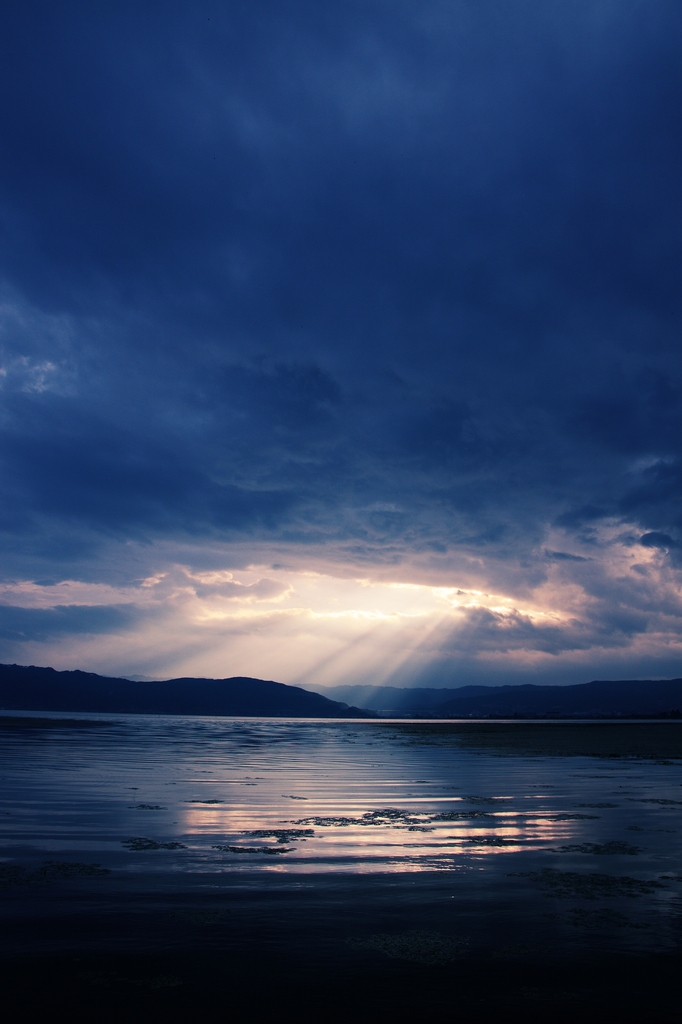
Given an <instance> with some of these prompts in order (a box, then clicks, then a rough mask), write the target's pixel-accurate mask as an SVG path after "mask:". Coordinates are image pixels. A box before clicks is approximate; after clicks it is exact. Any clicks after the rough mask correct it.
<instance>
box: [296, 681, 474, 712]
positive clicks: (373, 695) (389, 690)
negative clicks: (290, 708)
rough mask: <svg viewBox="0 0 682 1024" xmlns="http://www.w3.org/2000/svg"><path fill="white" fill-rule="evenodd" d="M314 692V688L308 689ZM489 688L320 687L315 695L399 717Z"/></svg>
mask: <svg viewBox="0 0 682 1024" xmlns="http://www.w3.org/2000/svg"><path fill="white" fill-rule="evenodd" d="M311 689H313V687H311ZM490 689H491V687H489V686H462V687H460V688H459V689H447V688H442V689H434V688H429V687H419V686H405V687H400V686H320V687H319V688H315V692H316V693H322V694H324V696H325V697H330V698H331V699H332V700H341V701H345V703H346V704H355V705H356V706H357V707H362V708H371V709H372V710H373V711H381V712H382V713H383V714H389V713H390V712H392V711H394V712H395V713H396V714H398V715H403V714H412V713H413V712H419V711H432V710H433V709H434V708H435V707H437V706H438V705H440V704H444V703H445V702H446V701H449V700H454V699H455V698H458V697H472V696H475V695H477V694H479V693H488V692H489V691H490Z"/></svg>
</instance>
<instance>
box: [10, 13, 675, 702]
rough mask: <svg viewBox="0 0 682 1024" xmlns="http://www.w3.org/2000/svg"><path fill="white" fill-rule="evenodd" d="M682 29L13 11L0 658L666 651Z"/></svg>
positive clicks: (98, 665)
mask: <svg viewBox="0 0 682 1024" xmlns="http://www.w3.org/2000/svg"><path fill="white" fill-rule="evenodd" d="M681 52H682V11H681V10H680V7H679V4H677V3H674V2H656V0H651V2H648V3H640V2H627V0H622V2H618V3H615V2H614V3H611V2H597V0H592V2H587V0H585V2H577V0H576V2H558V0H557V2H549V0H527V2H524V0H513V2H511V0H510V2H506V0H495V2H488V0H475V2H474V0H471V2H468V0H459V2H457V0H451V2H448V3H445V2H432V0H420V2H419V3H401V2H398V0H392V2H378V0H362V2H357V3H356V2H345V3H339V4H331V5H329V4H328V5H325V4H319V3H312V2H311V3H305V2H290V3H286V2H277V3H274V2H273V3H268V2H259V0H255V2H253V3H248V4H244V3H236V2H235V3H225V2H221V3H201V2H192V3H169V2H165V3H163V4H161V3H159V4H156V3H147V4H144V5H141V4H139V3H116V4H109V3H104V4H85V3H84V4H79V3H73V2H71V3H68V4H66V5H55V4H36V3H31V2H30V0H29V2H25V3H22V4H14V5H11V6H9V7H8V8H6V9H5V11H4V14H3V15H2V24H1V25H0V76H1V79H2V109H1V118H2V121H1V147H0V229H1V235H0V237H1V241H0V302H1V308H0V317H1V318H0V343H1V345H2V352H1V365H2V370H1V371H0V373H1V376H0V385H1V391H0V400H1V403H2V415H1V419H0V459H1V470H2V512H1V519H0V526H1V530H2V534H1V539H2V544H3V565H4V572H3V582H2V584H1V585H0V586H1V590H0V601H1V602H2V603H1V604H0V638H1V639H0V658H2V660H5V661H7V660H16V661H20V662H27V661H32V662H36V663H43V664H44V663H51V664H58V665H59V667H83V668H92V669H97V670H103V671H111V672H114V671H116V672H131V673H132V672H140V673H148V674H152V675H153V674H173V673H175V672H176V671H193V672H202V673H206V674H211V675H230V674H235V673H236V672H237V671H239V672H244V673H246V674H252V675H261V674H268V675H270V676H272V677H274V678H279V679H283V680H284V681H295V680H307V681H313V682H314V681H322V682H355V681H364V680H365V678H371V679H376V680H377V681H379V680H378V677H377V676H376V672H377V671H379V669H378V668H377V666H378V665H381V666H383V668H381V671H380V674H381V678H382V680H386V681H393V682H403V683H407V682H420V681H421V682H434V681H438V682H441V683H442V684H444V685H456V684H457V683H466V682H471V681H477V682H478V681H490V682H499V681H505V680H507V679H509V680H510V681H519V680H521V679H523V680H526V679H533V680H535V681H540V680H547V681H552V682H569V681H570V682H573V681H581V680H586V679H588V678H591V677H593V676H595V675H602V676H604V675H611V676H613V675H618V676H620V677H628V676H634V675H640V676H641V675H644V674H649V675H682V647H681V643H682V599H681V596H680V583H681V582H682V581H681V580H680V575H679V573H680V567H682V558H681V557H680V550H682V549H681V548H680V544H682V506H681V503H680V498H681V496H682V461H681V452H680V432H681V425H682V358H681V357H682V346H681V344H680V319H681V318H680V313H681V311H682V289H681V288H680V267H681V259H680V256H681V253H680V247H681V244H682V217H681V213H682V201H681V189H680V181H681V170H682V167H681V164H682V159H681V158H682V131H681V127H682V126H681V121H682V63H681V62H680V53H681ZM311 581H315V586H314V587H313V585H312V583H311ZM353 581H362V582H361V583H354V582H353ZM311 587H312V590H311ZM458 592H459V594H458ZM368 595H369V596H368ZM396 595H402V596H401V600H403V599H404V601H403V604H400V601H398V604H397V605H396V603H395V602H396V600H397V596H396ZM363 602H364V603H363ZM415 602H416V603H415ZM266 649H267V652H268V654H267V658H266V657H265V656H264V654H263V651H264V650H266ZM353 652H354V653H353ZM387 652H390V655H389V654H388V653H387ZM387 666H388V667H387Z"/></svg>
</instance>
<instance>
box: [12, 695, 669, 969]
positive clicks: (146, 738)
mask: <svg viewBox="0 0 682 1024" xmlns="http://www.w3.org/2000/svg"><path fill="white" fill-rule="evenodd" d="M51 717H52V719H53V721H52V723H51V724H50V726H49V727H45V728H35V729H33V728H31V729H26V728H20V729H14V730H12V729H9V730H5V731H3V733H2V737H1V741H0V742H1V746H0V827H1V829H2V838H1V840H0V882H1V883H2V884H3V887H2V889H0V896H2V898H3V902H2V906H3V908H4V909H3V914H4V920H5V922H6V923H7V922H9V924H8V925H7V927H6V929H5V932H4V941H5V947H7V945H8V944H9V945H10V946H11V945H12V944H13V943H14V944H16V943H17V942H19V941H20V940H19V932H17V931H16V930H15V931H14V932H13V931H12V928H11V927H10V925H11V923H12V922H13V923H14V925H16V924H17V922H21V921H24V920H29V919H32V918H33V919H35V920H38V919H40V920H41V921H43V922H44V921H46V920H48V919H49V918H50V915H52V916H53V917H55V919H56V918H57V917H59V916H60V915H61V917H62V918H63V917H64V915H65V914H67V912H68V914H70V915H71V917H73V915H78V914H79V913H80V914H81V915H82V914H85V913H86V912H88V913H92V912H94V910H93V908H94V909H95V910H96V911H97V913H99V914H104V915H106V914H107V913H109V914H115V913H116V912H118V911H119V910H120V908H121V907H122V906H125V907H126V908H127V909H128V910H129V911H130V912H132V911H133V910H135V912H136V913H138V914H141V913H142V911H143V910H145V908H146V911H145V912H147V911H148V912H149V913H150V914H151V913H152V911H155V912H156V911H159V910H160V908H161V909H162V904H163V900H166V909H167V906H169V905H170V904H168V900H170V901H171V902H172V901H175V903H174V904H173V905H174V906H175V905H176V904H177V906H178V907H180V909H181V910H182V908H183V907H184V908H185V911H186V912H187V913H188V914H191V913H193V912H195V913H197V914H198V913H200V912H201V913H204V914H205V915H207V916H205V920H206V921H210V920H212V919H211V917H210V914H211V912H212V911H211V908H214V909H215V908H218V909H217V910H215V915H216V916H215V920H216V921H219V917H220V913H221V912H222V909H225V908H228V904H229V907H234V906H235V901H236V900H239V899H242V898H244V894H245V893H247V894H249V893H250V894H251V897H252V898H254V899H255V898H258V899H260V900H264V899H266V897H267V896H268V894H270V895H272V896H273V898H274V896H275V895H276V894H277V893H282V892H285V891H287V892H289V891H292V889H297V890H298V891H299V892H302V891H305V892H306V893H309V894H311V893H314V892H316V891H318V890H319V891H320V892H322V890H324V891H326V892H332V891H333V892H334V893H336V896H335V899H336V900H337V903H338V902H339V901H341V902H343V901H350V902H351V903H352V902H353V899H356V901H358V906H359V905H360V903H362V902H363V900H365V896H363V895H362V893H365V894H367V895H366V905H367V906H369V905H370V904H371V903H372V899H374V900H375V903H374V907H375V909H374V911H373V912H372V913H373V914H374V917H373V918H372V920H369V919H368V920H367V921H366V922H365V923H364V924H362V922H361V923H358V922H357V921H356V923H355V925H353V924H352V923H348V924H346V925H344V927H346V928H347V929H348V928H351V930H352V928H353V927H354V928H355V930H356V931H357V930H358V928H360V929H361V931H362V929H364V931H365V932H367V931H368V930H369V931H371V928H372V921H374V922H375V927H376V923H377V922H378V924H379V925H380V926H381V927H383V928H389V929H390V928H391V927H394V928H409V927H418V928H424V927H431V928H433V927H435V928H436V929H438V931H439V933H443V934H446V935H450V936H453V935H455V936H463V937H464V938H465V939H466V941H467V942H470V943H473V944H474V945H475V944H476V943H477V942H478V943H483V944H485V943H488V944H491V943H492V945H493V946H494V945H495V943H497V946H498V947H499V948H500V949H504V948H507V949H513V948H515V947H514V942H516V943H517V944H518V943H520V944H519V945H518V948H519V949H522V948H523V943H524V942H525V943H531V944H532V943H533V942H535V943H550V944H551V943H554V944H555V945H556V944H557V943H560V944H561V943H563V944H566V943H569V944H574V945H575V944H576V943H578V944H580V943H583V944H587V945H589V943H590V942H600V943H602V944H603V943H604V941H608V942H609V943H612V944H613V945H614V948H616V947H618V948H621V947H623V948H671V947H675V946H676V945H677V944H678V942H679V938H680V912H681V909H682V908H681V905H680V892H681V886H680V881H681V878H682V876H681V874H680V836H681V835H682V832H680V831H678V829H679V828H680V811H681V810H682V764H680V763H679V762H654V761H643V760H633V759H616V760H614V759H601V758H588V757H539V756H520V755H510V756H499V755H497V754H495V753H486V752H481V751H477V750H471V749H465V748H463V747H461V746H459V745H458V744H457V742H456V739H454V738H453V737H452V736H450V737H448V736H447V735H446V734H444V735H443V736H441V737H438V736H433V735H431V736H428V735H423V736H420V735H419V734H417V733H415V732H414V731H410V730H408V729H406V728H405V727H404V725H401V724H400V723H396V724H389V723H386V722H382V723H380V724H377V723H372V722H348V721H343V722H330V721H301V720H297V721H292V720H273V719H270V720H263V719H260V720H256V719H244V720H237V719H224V718H220V719H218V718H215V719H212V718H179V717H173V718H170V717H163V718H161V717H159V718H153V717H142V716H128V717H125V716H123V717H122V716H99V717H98V723H97V724H87V722H86V720H87V719H88V718H92V717H93V716H75V715H72V716H69V718H70V720H71V721H62V722H55V721H54V719H59V716H51ZM79 719H80V720H81V721H80V722H79V721H78V720H79ZM74 720H76V724H74ZM567 728H570V725H568V726H567ZM83 865H85V867H83ZM92 865H97V866H98V867H97V868H95V867H91V866H92ZM103 869H106V871H107V873H106V874H105V873H102V874H99V873H98V872H99V871H103ZM353 879H355V882H353ZM316 887H317V889H316ZM325 887H326V889H325ZM330 887H331V888H330ZM358 887H359V888H358ZM363 887H364V888H363ZM353 893H354V894H355V896H353V895H352V894H353ZM377 893H381V894H383V895H381V898H380V899H379V897H377V896H376V894H377ZM254 894H255V895H254ZM358 894H360V895H358ZM372 894H374V895H373V896H372ZM311 898H312V896H311ZM377 899H379V903H381V906H382V907H384V910H383V911H381V912H379V911H377V910H376V907H377V906H378V905H379V904H377V903H376V900H377ZM155 900H156V903H155V902H154V901H155ZM136 901H137V902H136ZM159 901H161V902H159ZM197 901H198V902H197ZM230 901H232V902H230ZM263 906H264V904H263ZM197 907H200V908H203V910H196V908H197ZM155 908H156V909H155ZM192 908H194V910H192ZM206 908H208V909H206ZM221 908H222V909H221ZM228 909H229V908H228ZM358 913H359V911H358ZM368 913H369V911H368ZM382 914H383V915H384V916H383V917H382ZM386 915H388V916H386ZM391 915H392V916H391ZM380 919H381V920H380ZM166 920H167V918H166ZM200 920H201V919H200V917H196V921H200ZM358 920H359V919H358ZM140 921H142V918H140ZM157 924H158V922H157ZM165 927H167V925H166V926H165ZM140 928H141V929H142V931H143V930H144V929H143V926H142V923H141V924H140ZM20 931H21V929H20ZM66 931H68V929H66ZM171 931H172V928H171ZM22 934H23V933H22ZM60 934H61V936H62V938H63V936H64V935H65V934H66V932H65V930H64V928H62V929H61V932H60ZM214 934H215V932H214ZM26 935H28V932H27V933H26ZM41 936H42V939H41V941H43V942H45V943H48V944H49V942H52V941H54V942H56V941H57V937H56V936H55V935H53V936H52V938H50V930H49V928H47V927H43V928H42V929H41ZM464 938H463V939H462V941H464ZM22 941H23V940H22ZM30 941H33V942H35V941H36V938H35V935H33V936H32V937H31V938H30ZM169 941H170V940H169ZM26 942H29V938H26ZM505 943H506V946H505ZM510 943H511V945H510ZM528 948H530V947H528Z"/></svg>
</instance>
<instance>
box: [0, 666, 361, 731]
mask: <svg viewBox="0 0 682 1024" xmlns="http://www.w3.org/2000/svg"><path fill="white" fill-rule="evenodd" d="M0 708H2V709H4V710H12V711H90V712H97V711H99V712H113V713H115V714H124V713H125V714H165V715H262V716H266V717H279V716H282V717H297V718H372V717H374V714H373V712H371V711H365V710H361V709H359V708H354V707H348V705H347V704H343V703H339V702H338V701H333V700H329V699H328V698H327V697H323V696H322V695H321V694H319V693H311V692H309V691H308V690H302V689H301V688H300V687H299V686H286V685H285V684H284V683H275V682H272V681H270V680H265V679H249V678H246V677H242V676H236V677H234V678H231V679H192V678H187V679H168V680H165V681H163V682H159V681H155V682H133V681H132V680H130V679H115V678H109V677H107V676H100V675H96V674H95V673H94V672H80V671H74V672H57V671H55V669H53V668H37V667H36V666H34V665H31V666H24V665H0Z"/></svg>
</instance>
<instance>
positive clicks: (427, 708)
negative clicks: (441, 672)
mask: <svg viewBox="0 0 682 1024" xmlns="http://www.w3.org/2000/svg"><path fill="white" fill-rule="evenodd" d="M318 692H324V693H325V694H329V695H330V696H332V697H333V698H334V699H335V700H345V701H353V702H354V703H355V702H357V703H358V704H359V705H360V706H363V707H367V708H371V709H373V710H375V711H380V712H382V713H383V714H390V713H391V712H394V713H396V714H407V715H414V714H426V715H429V716H443V717H446V718H447V717H455V718H468V717H474V718H482V717H485V716H487V715H492V716H495V717H511V716H513V715H519V716H520V717H523V716H531V717H534V716H538V715H539V716H545V715H553V714H556V715H559V716H562V715H567V716H581V717H582V716H589V715H598V716H599V715H632V716H637V715H659V714H670V713H672V712H675V711H679V710H680V709H682V679H621V680H593V681H592V682H590V683H577V684H575V685H571V686H538V685H535V684H533V683H527V684H522V685H517V686H513V685H509V686H463V687H461V688H460V689H446V688H443V689H433V688H424V689H421V688H419V687H406V688H405V689H400V688H399V687H395V686H334V687H329V688H326V689H324V690H323V688H322V687H320V689H319V691H318Z"/></svg>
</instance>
